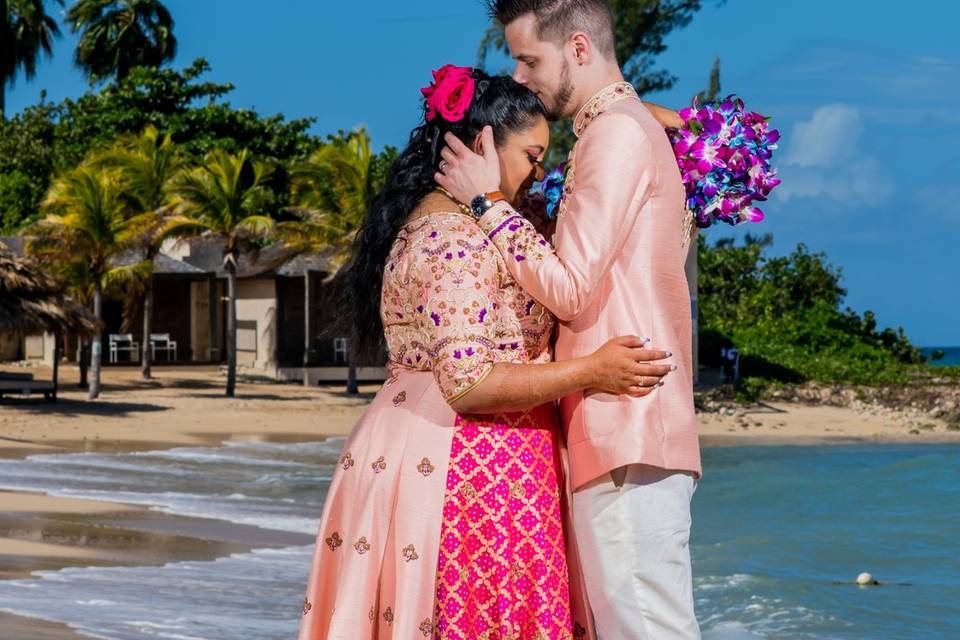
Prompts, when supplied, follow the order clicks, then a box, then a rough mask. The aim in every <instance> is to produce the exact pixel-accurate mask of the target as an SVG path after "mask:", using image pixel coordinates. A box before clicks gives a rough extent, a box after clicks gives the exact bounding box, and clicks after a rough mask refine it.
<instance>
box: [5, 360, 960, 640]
mask: <svg viewBox="0 0 960 640" xmlns="http://www.w3.org/2000/svg"><path fill="white" fill-rule="evenodd" d="M35 373H36V375H37V377H38V378H39V377H41V376H43V375H45V372H44V371H42V370H35ZM155 376H156V379H155V380H153V381H150V382H144V381H142V380H140V379H139V371H138V370H136V369H116V368H114V369H107V370H106V371H105V372H104V392H103V396H102V399H101V400H99V401H97V402H92V403H91V402H87V401H86V399H85V393H84V392H82V391H81V390H79V389H77V388H76V387H75V385H72V384H71V383H72V382H73V381H75V380H76V372H75V371H71V370H70V369H69V368H67V370H66V371H64V373H63V379H64V380H66V383H67V384H66V386H65V387H64V388H63V389H62V391H61V394H60V401H59V402H58V403H57V404H55V405H51V404H45V403H43V402H41V401H38V400H37V399H31V400H11V401H7V402H6V403H4V404H0V456H3V457H8V458H22V457H24V456H26V455H30V454H35V453H69V452H121V451H144V450H154V449H165V448H171V447H180V446H214V445H218V444H220V443H222V442H224V441H228V440H230V441H248V442H249V441H260V442H264V441H266V442H296V441H306V440H318V439H323V438H326V437H330V436H338V435H345V434H346V433H348V432H349V430H350V428H351V426H352V425H353V423H354V422H355V421H356V420H357V418H358V417H359V416H360V414H361V413H362V412H363V410H364V408H365V406H366V403H367V401H368V400H369V398H370V397H372V395H373V394H374V393H375V392H376V389H377V385H366V386H363V387H361V394H360V395H359V396H350V395H347V394H346V393H344V392H343V389H342V387H340V386H329V387H313V388H306V387H303V386H299V385H295V384H278V383H273V382H269V381H263V380H259V381H258V380H253V379H250V378H244V377H241V383H240V385H239V387H238V397H237V398H234V399H227V398H225V397H223V390H222V385H223V379H222V377H220V374H219V370H218V369H216V368H212V367H208V368H178V369H164V368H160V369H158V370H156V372H155ZM700 427H701V436H702V443H703V445H704V446H723V445H757V444H827V443H857V442H898V443H901V442H955V443H960V432H956V431H949V430H948V429H947V427H946V425H945V424H942V423H940V424H938V423H937V422H936V421H933V422H930V423H924V424H923V428H922V429H921V428H916V427H915V426H913V425H911V424H909V423H905V422H904V421H903V420H901V419H898V418H897V417H895V416H892V415H885V414H872V412H865V411H862V410H861V411H858V410H855V409H853V408H844V407H835V406H826V405H808V404H791V403H780V402H777V403H760V404H757V405H755V406H751V407H740V408H737V409H735V410H733V409H729V410H722V411H719V412H714V413H703V414H701V416H700ZM0 514H3V515H2V516H0V578H3V579H9V578H24V577H29V576H30V574H31V572H33V571H37V570H43V569H58V568H62V567H67V566H91V565H99V566H109V565H149V564H163V563H165V562H169V561H174V560H202V559H213V558H216V557H220V556H223V555H226V554H230V553H235V552H243V551H247V550H249V549H252V548H255V547H272V546H273V547H280V546H284V545H294V544H309V543H310V542H311V540H310V538H308V537H305V536H303V535H301V534H295V533H282V532H276V531H268V530H265V529H260V528H257V527H251V526H244V525H237V524H231V523H228V522H224V521H221V520H208V519H203V518H187V517H181V516H172V515H167V514H162V513H159V512H156V511H151V510H149V509H147V508H145V507H142V506H136V505H125V504H119V503H108V502H99V501H95V500H77V499H68V498H57V497H51V496H46V495H43V494H39V493H28V492H10V491H6V492H4V491H0ZM25 629H29V635H25V634H26V631H25ZM41 634H43V635H41ZM0 636H2V637H4V638H7V637H9V638H27V637H29V638H77V637H80V636H78V635H76V634H75V633H74V632H73V631H71V630H70V629H69V628H67V627H64V626H62V625H38V623H36V622H35V621H33V620H29V619H24V618H19V617H17V616H10V615H0Z"/></svg>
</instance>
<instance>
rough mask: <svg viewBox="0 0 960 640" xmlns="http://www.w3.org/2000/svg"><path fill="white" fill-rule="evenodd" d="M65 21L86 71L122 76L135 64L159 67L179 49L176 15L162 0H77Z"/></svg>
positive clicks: (79, 63) (80, 64)
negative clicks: (77, 37) (75, 36)
mask: <svg viewBox="0 0 960 640" xmlns="http://www.w3.org/2000/svg"><path fill="white" fill-rule="evenodd" d="M67 21H68V22H69V23H70V27H71V29H72V30H73V32H74V33H78V32H79V33H80V42H79V43H78V44H77V51H76V55H75V56H74V59H75V60H76V63H77V65H78V66H80V68H82V69H83V70H84V72H85V73H86V74H87V76H89V77H91V78H106V77H109V76H115V77H116V79H117V80H123V79H124V78H126V77H127V75H129V73H130V70H131V69H133V68H134V67H159V66H160V65H162V64H163V63H165V62H169V61H170V60H172V59H173V58H174V56H175V55H176V53H177V39H176V38H175V37H174V35H173V18H172V16H171V15H170V12H169V11H168V10H167V8H166V7H165V6H164V5H163V4H162V3H161V2H159V1H158V0H77V3H76V4H75V5H73V6H72V7H70V10H69V11H67Z"/></svg>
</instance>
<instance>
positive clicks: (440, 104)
mask: <svg viewBox="0 0 960 640" xmlns="http://www.w3.org/2000/svg"><path fill="white" fill-rule="evenodd" d="M472 74H473V69H471V68H470V67H455V66H454V65H452V64H447V65H444V66H442V67H440V68H439V69H437V70H436V71H434V72H433V82H432V83H430V86H429V87H424V88H422V89H420V92H421V93H422V94H423V97H424V98H426V99H427V122H430V121H432V120H433V119H434V118H435V117H436V115H437V114H438V113H439V114H440V117H441V118H443V119H444V120H446V121H447V122H457V121H459V120H463V116H464V115H466V113H467V109H468V108H470V103H471V102H473V93H474V90H475V88H476V83H475V82H474V80H473V76H472Z"/></svg>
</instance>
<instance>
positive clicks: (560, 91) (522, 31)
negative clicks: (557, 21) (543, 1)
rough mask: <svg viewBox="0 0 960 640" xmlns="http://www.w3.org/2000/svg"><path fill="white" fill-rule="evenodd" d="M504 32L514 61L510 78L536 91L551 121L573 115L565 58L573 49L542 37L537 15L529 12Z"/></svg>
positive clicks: (571, 89)
mask: <svg viewBox="0 0 960 640" xmlns="http://www.w3.org/2000/svg"><path fill="white" fill-rule="evenodd" d="M504 32H505V35H506V37H507V45H508V46H509V47H510V54H511V55H512V56H513V58H514V60H516V62H517V66H516V68H515V69H514V71H513V79H514V80H516V81H517V82H519V83H520V84H522V85H523V86H525V87H527V88H528V89H530V90H531V91H533V92H534V93H535V94H537V96H538V97H539V98H540V100H541V101H542V102H543V104H544V106H546V108H547V114H548V116H549V117H550V119H551V120H560V119H562V118H567V117H570V116H571V115H573V113H572V110H571V103H572V99H573V90H574V87H573V81H572V79H571V77H570V76H571V74H570V69H571V67H572V64H571V62H572V60H571V59H568V55H569V54H570V53H572V49H571V47H570V46H568V45H569V43H555V42H550V41H546V40H541V39H540V37H539V35H538V33H537V18H536V16H534V15H533V14H532V13H528V14H526V15H524V16H521V17H519V18H517V19H516V20H514V21H513V22H511V23H510V24H508V25H507V27H506V29H505V31H504ZM568 49H571V51H568Z"/></svg>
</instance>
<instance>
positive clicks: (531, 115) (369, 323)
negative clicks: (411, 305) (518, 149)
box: [339, 69, 546, 364]
mask: <svg viewBox="0 0 960 640" xmlns="http://www.w3.org/2000/svg"><path fill="white" fill-rule="evenodd" d="M472 75H473V78H474V80H475V90H474V97H473V101H472V102H471V104H470V107H469V108H468V109H467V111H466V114H465V116H464V118H463V119H462V120H459V121H457V122H447V121H446V120H444V119H443V117H442V116H441V115H440V114H439V113H438V114H437V115H436V117H434V118H433V119H432V120H431V121H429V122H427V121H424V123H423V124H421V125H420V126H418V127H417V128H415V129H414V130H413V132H412V133H411V134H410V141H409V143H408V144H407V146H406V148H405V149H404V150H403V151H402V152H401V153H400V155H399V156H398V157H397V159H396V160H395V161H394V163H393V165H392V166H391V167H390V170H389V172H388V174H387V180H386V184H385V185H384V187H383V189H381V190H380V192H379V193H378V194H377V196H376V197H375V198H374V200H373V203H372V204H371V206H370V210H369V211H368V212H367V215H366V217H365V218H364V221H363V225H362V226H361V228H360V230H359V231H358V233H357V237H356V240H355V242H354V246H353V252H352V257H351V260H350V262H349V264H348V266H347V267H346V270H345V273H344V274H343V278H344V280H343V282H344V286H345V291H344V296H343V298H344V305H343V306H342V308H341V314H340V315H339V317H340V320H341V322H342V328H343V330H344V331H345V332H347V335H352V336H353V339H352V340H351V343H352V344H351V346H352V348H353V354H354V356H355V357H357V358H359V360H360V362H363V363H370V364H372V363H373V362H375V358H377V357H378V355H380V354H382V353H383V349H384V340H383V323H382V321H381V319H380V291H381V288H382V280H383V270H384V267H385V264H386V261H387V257H388V255H389V253H390V249H391V247H392V245H393V241H394V240H395V239H396V237H397V233H398V232H399V231H400V228H401V227H402V226H403V224H404V222H405V221H406V219H407V216H409V215H410V213H411V212H412V211H413V210H414V208H415V207H416V206H417V205H418V204H419V203H420V201H421V200H422V199H423V198H424V197H425V196H426V195H427V194H428V193H430V192H431V191H433V190H434V189H436V187H437V183H436V182H435V181H434V179H433V176H434V174H435V173H436V172H437V170H438V168H439V164H440V160H441V157H440V152H441V151H442V150H443V148H444V146H445V142H444V139H443V137H444V135H445V134H446V133H447V132H448V131H449V132H452V133H453V134H454V135H456V136H457V137H458V138H460V140H462V141H464V143H466V144H468V145H469V144H472V142H473V140H474V139H475V138H476V136H477V134H478V133H479V132H480V131H481V130H482V129H483V127H484V126H486V125H491V126H492V127H493V132H494V139H495V141H496V144H497V146H502V145H503V144H504V142H505V140H506V139H507V137H508V136H509V135H510V134H513V133H519V132H524V131H527V130H529V129H530V128H531V127H532V126H534V124H536V121H537V118H539V117H545V116H546V112H545V110H544V107H543V104H542V103H541V102H540V99H539V98H537V96H536V95H535V94H534V93H533V92H531V91H530V90H529V89H527V88H526V87H524V86H523V85H521V84H519V83H517V82H516V81H514V80H513V79H512V78H510V77H508V76H490V75H487V74H486V73H484V72H482V71H479V70H476V69H475V70H473V72H472Z"/></svg>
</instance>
